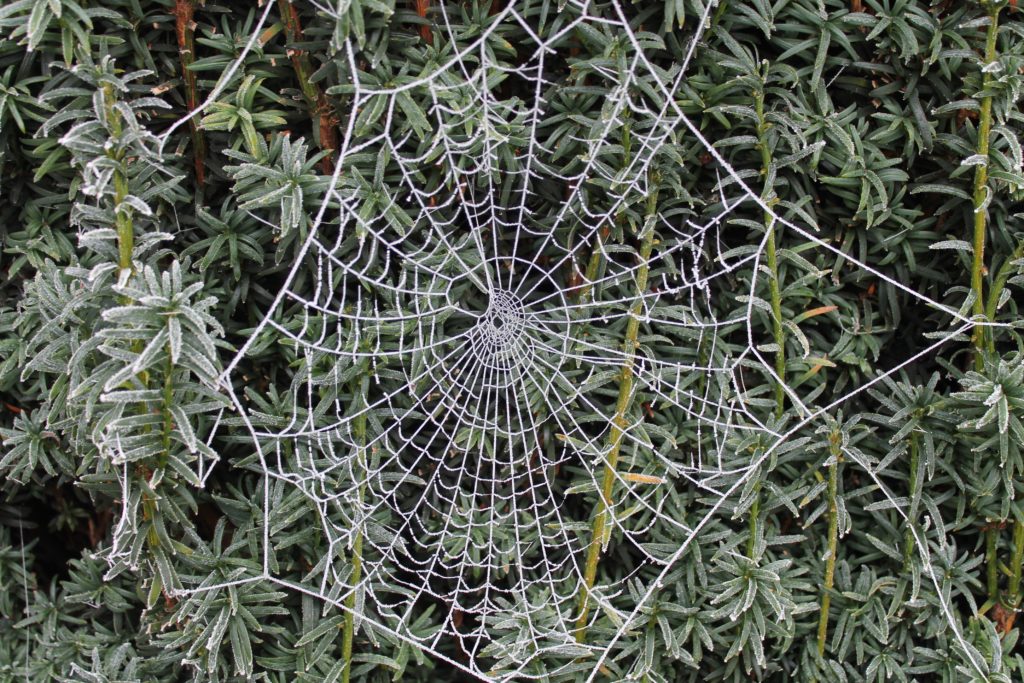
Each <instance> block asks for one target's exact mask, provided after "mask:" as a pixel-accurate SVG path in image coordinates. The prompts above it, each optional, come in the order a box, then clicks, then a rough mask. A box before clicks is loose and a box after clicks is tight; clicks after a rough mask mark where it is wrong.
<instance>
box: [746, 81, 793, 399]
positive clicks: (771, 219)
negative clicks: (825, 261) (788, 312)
mask: <svg viewBox="0 0 1024 683" xmlns="http://www.w3.org/2000/svg"><path fill="white" fill-rule="evenodd" d="M754 109H755V111H756V112H757V146H758V148H759V149H760V150H761V175H762V176H764V178H765V182H766V185H765V188H764V189H763V190H762V193H761V195H762V199H763V200H764V201H765V203H767V204H768V205H769V206H771V205H773V204H775V203H777V199H776V198H775V197H774V196H773V194H774V189H773V188H772V187H770V186H768V185H767V179H768V175H769V172H770V170H771V163H772V152H771V149H770V148H769V145H768V129H769V128H771V124H770V123H768V121H767V120H765V116H764V90H763V89H762V90H759V91H758V92H757V93H756V95H755V102H754ZM763 219H764V228H765V231H766V232H767V233H768V236H767V244H766V245H765V254H766V258H767V261H768V271H769V273H770V278H771V279H770V280H769V281H768V296H769V303H770V304H771V308H772V337H773V338H774V341H775V346H776V349H775V374H776V375H778V380H777V381H776V382H775V416H776V417H780V416H781V415H782V413H783V411H785V409H786V389H785V383H786V334H785V331H784V329H783V327H782V289H781V287H780V286H779V257H778V251H777V249H776V246H775V216H774V215H772V213H771V212H770V211H765V212H764V217H763Z"/></svg>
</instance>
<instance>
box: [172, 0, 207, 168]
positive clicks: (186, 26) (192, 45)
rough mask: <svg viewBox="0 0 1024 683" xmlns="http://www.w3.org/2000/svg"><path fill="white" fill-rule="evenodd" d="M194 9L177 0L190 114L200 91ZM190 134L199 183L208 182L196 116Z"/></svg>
mask: <svg viewBox="0 0 1024 683" xmlns="http://www.w3.org/2000/svg"><path fill="white" fill-rule="evenodd" d="M194 12H195V3H194V1H193V0H174V25H175V29H176V31H175V32H176V34H177V36H178V54H179V55H180V57H181V78H182V80H183V81H184V82H185V106H186V107H187V108H188V113H189V114H191V113H192V112H193V111H195V110H196V107H198V106H199V94H198V92H197V85H196V74H195V72H194V71H192V69H191V68H190V67H191V66H192V64H193V62H195V59H196V57H195V55H196V41H195V27H196V24H195V22H194V21H193V20H192V15H193V14H194ZM188 129H189V134H190V135H191V137H192V157H193V161H194V163H195V168H196V184H198V185H199V187H200V188H202V187H203V184H204V183H205V182H206V167H205V166H204V165H203V161H204V159H205V157H206V140H205V139H204V138H203V132H202V130H201V129H200V128H199V124H198V123H197V120H196V118H194V117H193V118H191V119H189V122H188Z"/></svg>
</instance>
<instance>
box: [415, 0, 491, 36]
mask: <svg viewBox="0 0 1024 683" xmlns="http://www.w3.org/2000/svg"><path fill="white" fill-rule="evenodd" d="M496 4H497V3H495V5H496ZM413 5H414V6H415V9H416V16H418V17H420V18H421V19H426V18H427V11H428V10H429V9H430V0H413ZM494 9H495V7H494V5H492V6H491V14H492V15H493V14H494ZM420 38H422V39H423V42H424V43H426V44H427V45H433V44H434V34H433V33H432V32H431V30H430V25H429V24H427V23H423V24H420Z"/></svg>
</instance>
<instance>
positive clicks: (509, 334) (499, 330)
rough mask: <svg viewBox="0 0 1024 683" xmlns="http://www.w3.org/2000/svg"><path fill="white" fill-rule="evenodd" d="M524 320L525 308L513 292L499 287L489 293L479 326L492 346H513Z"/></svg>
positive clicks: (501, 347) (502, 347)
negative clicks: (485, 309)
mask: <svg viewBox="0 0 1024 683" xmlns="http://www.w3.org/2000/svg"><path fill="white" fill-rule="evenodd" d="M525 322H526V309H525V307H524V306H523V302H522V301H521V300H520V299H519V298H518V297H517V296H516V295H515V294H513V293H512V292H509V291H507V290H500V289H499V290H495V291H494V292H492V293H491V296H490V300H489V301H488V304H487V311H486V312H485V313H484V316H483V320H482V321H481V326H482V332H483V335H484V337H485V338H486V339H487V341H488V342H489V343H490V344H491V345H492V346H493V347H494V348H496V349H497V350H501V349H507V348H509V347H510V346H514V345H515V343H516V341H517V340H518V339H519V337H520V336H521V335H522V333H523V327H524V324H525Z"/></svg>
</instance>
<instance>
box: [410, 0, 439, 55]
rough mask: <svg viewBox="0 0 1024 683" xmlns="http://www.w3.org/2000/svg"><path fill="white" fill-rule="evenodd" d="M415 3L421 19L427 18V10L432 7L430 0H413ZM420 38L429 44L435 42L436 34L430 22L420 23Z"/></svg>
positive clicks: (417, 13)
mask: <svg viewBox="0 0 1024 683" xmlns="http://www.w3.org/2000/svg"><path fill="white" fill-rule="evenodd" d="M413 5H414V6H415V8H416V15H417V16H418V17H420V18H421V19H426V18H427V10H429V9H430V0H413ZM420 38H422V39H423V42H424V43H426V44H427V45H433V44H434V34H433V32H432V31H431V30H430V24H426V23H424V24H420Z"/></svg>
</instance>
